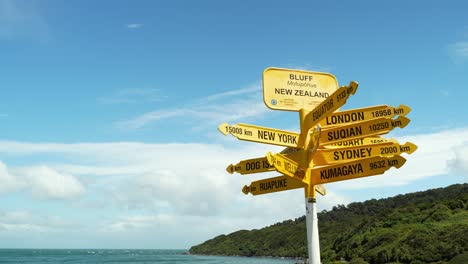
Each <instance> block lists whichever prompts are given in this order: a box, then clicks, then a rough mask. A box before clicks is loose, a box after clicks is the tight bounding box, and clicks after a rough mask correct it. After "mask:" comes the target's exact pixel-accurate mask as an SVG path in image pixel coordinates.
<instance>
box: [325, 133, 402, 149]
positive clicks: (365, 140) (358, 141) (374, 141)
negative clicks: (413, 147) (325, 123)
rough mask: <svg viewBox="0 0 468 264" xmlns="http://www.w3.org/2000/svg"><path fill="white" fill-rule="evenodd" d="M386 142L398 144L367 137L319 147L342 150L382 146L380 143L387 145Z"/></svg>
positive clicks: (379, 138) (384, 139)
mask: <svg viewBox="0 0 468 264" xmlns="http://www.w3.org/2000/svg"><path fill="white" fill-rule="evenodd" d="M385 142H396V140H395V139H386V138H381V137H380V136H374V137H365V138H358V139H351V140H345V141H340V142H336V143H333V144H330V143H326V144H323V143H321V145H319V148H320V149H322V148H342V147H353V146H363V145H370V144H380V143H385Z"/></svg>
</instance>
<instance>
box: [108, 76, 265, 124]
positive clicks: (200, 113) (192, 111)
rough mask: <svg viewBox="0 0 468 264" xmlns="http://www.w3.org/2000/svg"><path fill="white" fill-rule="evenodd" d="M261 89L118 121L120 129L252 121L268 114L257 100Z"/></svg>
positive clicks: (256, 86) (220, 95)
mask: <svg viewBox="0 0 468 264" xmlns="http://www.w3.org/2000/svg"><path fill="white" fill-rule="evenodd" d="M261 89H262V88H261V85H260V84H259V83H256V84H254V85H251V86H248V87H246V88H242V89H236V90H230V91H226V92H222V93H218V94H213V95H210V96H206V97H204V98H199V99H196V100H193V101H192V102H191V103H189V104H188V105H186V106H184V107H178V108H172V109H162V110H155V111H151V112H147V113H143V114H141V115H139V116H137V117H134V118H132V119H130V120H125V121H120V122H118V123H117V126H118V127H119V128H122V129H138V128H141V127H144V126H146V125H149V124H151V123H153V122H157V121H161V120H164V119H167V118H185V119H186V120H193V121H196V122H198V123H200V121H203V122H202V123H203V124H205V125H206V126H211V125H213V124H218V123H220V122H232V121H238V120H242V119H245V118H256V117H260V116H262V115H264V114H266V113H267V112H268V111H269V110H268V108H267V107H266V106H265V105H264V104H263V100H262V98H261V95H262V90H261Z"/></svg>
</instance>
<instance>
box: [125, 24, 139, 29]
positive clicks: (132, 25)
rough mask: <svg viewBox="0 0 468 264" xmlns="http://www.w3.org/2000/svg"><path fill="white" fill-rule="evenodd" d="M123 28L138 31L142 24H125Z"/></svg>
mask: <svg viewBox="0 0 468 264" xmlns="http://www.w3.org/2000/svg"><path fill="white" fill-rule="evenodd" d="M125 26H126V27H127V28H129V29H139V28H142V27H143V24H139V23H132V24H126V25H125Z"/></svg>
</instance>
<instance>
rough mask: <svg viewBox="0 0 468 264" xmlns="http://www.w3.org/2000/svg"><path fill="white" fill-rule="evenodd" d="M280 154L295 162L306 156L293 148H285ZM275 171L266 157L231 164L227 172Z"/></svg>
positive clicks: (301, 151)
mask: <svg viewBox="0 0 468 264" xmlns="http://www.w3.org/2000/svg"><path fill="white" fill-rule="evenodd" d="M280 153H281V154H283V155H285V156H286V157H288V158H289V159H292V160H294V161H297V160H299V159H300V158H301V157H302V155H304V151H303V150H302V149H298V148H291V147H288V148H285V149H284V150H283V151H281V152H280ZM274 170H275V167H274V166H273V165H271V164H270V163H269V162H268V160H267V158H266V157H260V158H254V159H247V160H241V161H240V162H239V163H237V164H236V165H234V164H229V166H227V168H226V171H227V172H229V173H231V174H233V173H234V172H237V173H240V174H252V173H259V172H268V171H274Z"/></svg>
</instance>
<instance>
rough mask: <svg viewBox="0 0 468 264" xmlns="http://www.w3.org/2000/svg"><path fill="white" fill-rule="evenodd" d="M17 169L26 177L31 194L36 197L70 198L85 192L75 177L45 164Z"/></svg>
mask: <svg viewBox="0 0 468 264" xmlns="http://www.w3.org/2000/svg"><path fill="white" fill-rule="evenodd" d="M19 171H20V174H21V175H24V176H25V177H26V178H27V180H28V182H29V186H30V188H31V192H32V194H33V196H35V197H38V198H42V199H70V198H75V197H77V196H80V195H82V194H84V192H85V187H84V186H83V185H82V184H81V182H80V181H79V180H78V179H77V178H75V177H74V176H72V175H70V174H67V173H59V172H57V171H56V170H54V169H52V168H50V167H47V166H35V167H29V168H22V169H20V170H19Z"/></svg>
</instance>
